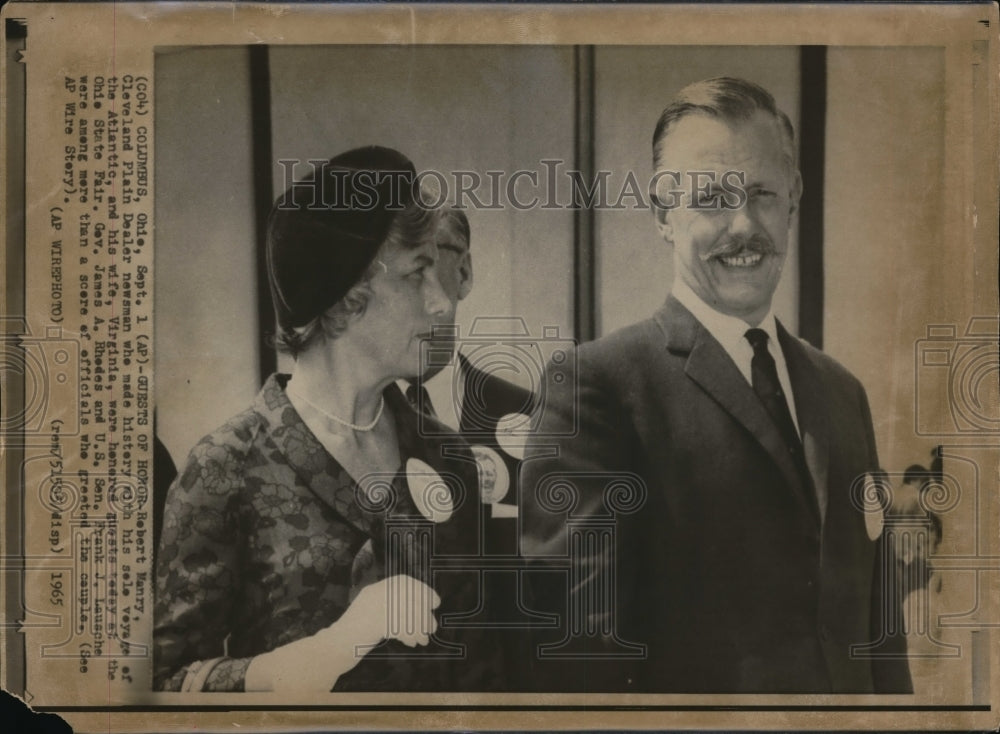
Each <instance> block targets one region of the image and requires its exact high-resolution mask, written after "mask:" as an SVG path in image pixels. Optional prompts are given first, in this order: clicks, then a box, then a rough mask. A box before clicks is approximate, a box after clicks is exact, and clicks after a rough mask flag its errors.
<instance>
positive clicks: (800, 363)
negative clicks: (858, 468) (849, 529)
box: [778, 322, 830, 521]
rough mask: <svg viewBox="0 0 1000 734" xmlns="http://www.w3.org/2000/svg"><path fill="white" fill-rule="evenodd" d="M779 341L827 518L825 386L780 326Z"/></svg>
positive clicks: (821, 511)
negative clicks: (823, 397)
mask: <svg viewBox="0 0 1000 734" xmlns="http://www.w3.org/2000/svg"><path fill="white" fill-rule="evenodd" d="M778 341H779V342H780V343H781V350H782V352H783V353H784V355H785V363H786V364H787V366H788V377H789V379H790V380H791V381H792V393H793V395H794V396H795V414H796V417H797V418H798V421H799V432H800V433H801V434H802V450H803V453H804V454H805V459H806V465H807V466H808V467H809V473H810V474H811V475H812V480H813V485H814V486H815V488H816V501H817V503H818V505H819V508H818V509H819V515H820V520H821V521H822V520H824V519H825V518H826V508H827V502H828V500H829V496H828V495H829V491H828V488H827V473H828V471H829V462H830V440H829V433H828V426H829V420H828V416H827V411H826V406H825V405H824V403H823V399H822V396H823V394H824V393H823V386H822V384H821V383H820V381H819V377H818V372H817V369H816V365H814V364H813V362H812V360H811V359H810V358H809V354H808V353H807V352H806V350H805V348H804V347H803V346H802V344H800V343H799V341H798V340H797V339H796V338H795V337H793V336H792V335H790V334H789V333H788V332H787V331H786V330H785V327H784V326H782V325H781V323H780V322H779V323H778Z"/></svg>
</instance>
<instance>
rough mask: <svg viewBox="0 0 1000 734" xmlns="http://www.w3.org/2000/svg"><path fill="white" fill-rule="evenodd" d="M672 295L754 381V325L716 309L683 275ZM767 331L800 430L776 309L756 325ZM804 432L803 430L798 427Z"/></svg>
mask: <svg viewBox="0 0 1000 734" xmlns="http://www.w3.org/2000/svg"><path fill="white" fill-rule="evenodd" d="M673 296H674V298H676V299H677V300H678V301H680V303H681V305H682V306H684V308H686V309H687V310H688V311H690V312H691V313H692V315H693V316H694V317H695V318H696V319H698V321H699V322H700V323H701V325H702V326H704V327H705V328H706V329H708V333H709V334H711V335H712V336H713V337H715V340H716V341H717V342H719V344H721V345H722V348H723V349H725V350H726V354H728V355H729V357H730V359H732V360H733V362H734V363H735V364H736V366H737V367H738V368H739V370H740V373H742V375H743V377H745V378H746V381H747V382H748V383H749V384H750V385H751V386H752V385H753V372H752V371H751V369H750V365H751V362H752V361H753V347H752V346H750V342H749V341H748V340H747V338H746V333H747V329H750V328H753V327H751V326H750V325H749V324H747V323H746V322H745V321H743V320H742V319H739V318H736V317H735V316H727V315H726V314H724V313H720V312H718V311H716V310H715V309H714V308H712V307H711V306H709V305H708V304H707V303H705V302H704V301H703V300H702V299H701V298H700V297H699V296H698V294H696V293H695V292H694V291H693V290H691V288H690V287H689V286H688V285H687V283H685V282H684V281H683V280H681V279H680V278H677V279H675V280H674V285H673ZM756 328H758V329H763V330H764V331H765V332H767V337H768V338H767V350H768V352H769V353H770V354H771V357H772V358H773V359H774V364H775V366H776V367H777V369H778V381H779V382H780V383H781V389H782V390H783V391H784V393H785V399H786V400H787V401H788V412H789V413H791V414H792V421H793V422H794V423H795V430H796V431H799V418H798V415H796V413H795V393H794V392H793V391H792V381H791V379H790V378H789V377H788V365H787V364H786V363H785V355H784V353H783V352H782V351H781V342H779V341H778V327H777V325H776V322H775V319H774V311H768V312H767V316H765V317H764V320H763V321H761V322H760V324H759V325H758V326H757V327H756ZM799 433H800V434H801V431H799Z"/></svg>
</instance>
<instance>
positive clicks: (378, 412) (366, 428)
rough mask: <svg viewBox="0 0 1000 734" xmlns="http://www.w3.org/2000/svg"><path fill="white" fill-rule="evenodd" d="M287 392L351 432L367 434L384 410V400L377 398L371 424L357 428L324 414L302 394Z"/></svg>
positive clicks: (340, 419) (288, 390)
mask: <svg viewBox="0 0 1000 734" xmlns="http://www.w3.org/2000/svg"><path fill="white" fill-rule="evenodd" d="M287 392H289V393H291V394H292V395H294V396H295V397H297V398H298V399H299V400H301V401H302V402H303V403H305V404H306V405H308V406H309V407H310V408H312V409H313V410H315V411H316V412H317V413H320V414H322V415H323V416H324V417H326V418H329V419H330V420H332V421H335V422H337V423H339V424H340V425H342V426H347V427H348V428H350V429H351V430H352V431H361V432H364V433H367V432H368V431H371V430H372V429H374V428H375V426H377V425H378V422H379V420H381V418H382V410H383V409H384V408H385V398H384V397H380V398H379V403H378V410H376V411H375V417H374V418H372V422H371V423H366V424H365V425H363V426H359V425H358V424H357V423H351V422H350V421H345V420H344V419H343V418H338V417H337V416H335V415H334V414H333V413H328V412H326V411H325V410H323V409H322V408H321V407H319V406H318V405H316V403H314V402H312V401H311V400H309V399H308V398H306V397H305V396H303V395H302V393H300V392H299V391H298V390H295V391H293V390H292V389H291V388H287Z"/></svg>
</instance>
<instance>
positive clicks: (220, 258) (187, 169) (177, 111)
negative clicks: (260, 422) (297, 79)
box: [154, 47, 261, 464]
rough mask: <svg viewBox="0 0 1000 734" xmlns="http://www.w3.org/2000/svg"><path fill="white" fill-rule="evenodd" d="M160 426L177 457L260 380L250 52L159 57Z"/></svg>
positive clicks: (216, 50) (173, 52) (179, 52)
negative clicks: (258, 365) (258, 366)
mask: <svg viewBox="0 0 1000 734" xmlns="http://www.w3.org/2000/svg"><path fill="white" fill-rule="evenodd" d="M155 71H156V77H155V87H154V89H155V90H156V92H155V93H156V151H155V152H156V173H155V175H156V212H155V215H156V219H155V223H156V230H155V234H154V237H155V244H154V247H155V253H156V254H155V258H156V260H155V280H156V284H155V289H154V298H155V302H154V319H155V320H154V330H155V331H154V333H155V334H156V349H155V360H156V364H155V390H156V402H157V405H158V406H162V408H161V409H159V410H158V411H157V433H158V435H159V436H160V438H161V440H162V441H163V443H164V445H165V446H166V447H167V449H168V450H169V451H170V453H171V455H172V456H173V457H174V459H175V461H176V462H177V463H178V464H181V463H182V462H183V460H184V458H185V457H186V456H187V453H188V451H190V449H191V447H192V446H193V445H194V444H195V442H196V441H197V440H198V439H199V438H201V436H203V435H205V434H206V433H208V432H209V431H210V430H212V429H213V428H216V427H217V426H219V425H221V424H222V422H223V421H225V420H226V419H227V418H229V417H230V416H232V415H235V414H236V413H237V412H239V411H240V410H243V409H244V408H246V407H247V405H249V404H250V401H251V400H252V399H253V396H254V395H255V394H256V392H257V390H258V388H259V382H258V376H257V374H258V368H257V363H258V358H259V350H260V344H261V341H260V337H259V335H258V331H259V329H258V323H257V288H256V286H255V282H256V264H255V263H256V255H255V246H254V237H255V233H254V207H253V185H252V183H253V171H252V160H251V149H252V146H251V137H252V136H251V115H250V86H249V78H250V77H249V53H248V51H247V49H245V48H242V47H240V48H225V47H212V48H198V49H170V50H164V51H162V52H160V53H158V54H157V57H156V70H155Z"/></svg>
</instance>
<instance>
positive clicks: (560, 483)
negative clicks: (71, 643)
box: [521, 345, 641, 690]
mask: <svg viewBox="0 0 1000 734" xmlns="http://www.w3.org/2000/svg"><path fill="white" fill-rule="evenodd" d="M589 346H590V345H585V346H584V347H583V348H581V349H580V350H578V352H577V357H578V360H579V362H578V364H577V369H576V371H575V373H574V374H573V376H572V377H571V378H569V379H565V380H563V381H561V382H555V381H548V382H547V384H548V385H549V386H550V388H551V389H550V391H549V392H548V393H547V394H545V395H543V400H542V401H541V404H540V406H539V410H540V411H541V417H540V420H539V429H538V431H537V432H536V433H535V436H534V437H533V439H532V441H531V443H530V445H529V448H528V452H527V455H526V457H525V461H524V463H523V465H522V470H521V471H522V476H521V481H522V505H523V518H524V519H523V523H522V552H523V553H524V555H525V556H526V557H527V558H528V560H531V561H535V562H536V564H537V565H536V568H538V569H546V568H548V570H539V571H536V572H535V573H534V574H533V575H532V576H531V580H530V582H529V585H528V592H529V600H530V603H532V605H533V606H535V608H537V609H539V610H540V611H545V612H551V613H555V614H557V615H558V616H559V618H560V624H559V628H558V629H557V630H548V632H549V634H546V630H538V631H537V634H536V635H535V636H534V639H535V642H536V643H537V644H544V643H546V642H548V643H550V644H551V643H553V642H556V643H558V642H559V641H561V640H564V638H565V637H566V635H567V634H568V633H567V629H568V626H569V625H570V624H572V620H570V619H569V613H570V610H571V609H573V608H576V609H579V610H583V619H581V620H578V621H579V622H582V623H583V625H584V627H583V629H587V630H593V631H596V634H593V635H585V636H578V637H577V639H576V640H575V642H577V643H579V646H578V647H568V648H566V649H565V650H564V651H565V652H570V651H571V652H572V653H573V654H574V655H576V656H579V655H581V654H582V655H584V656H585V657H584V658H583V660H581V659H580V658H579V657H575V658H574V659H573V660H572V662H568V661H566V662H562V663H560V662H558V661H555V660H553V661H551V662H550V661H548V660H547V659H545V658H539V650H538V648H537V647H536V649H535V656H534V657H535V660H534V662H535V670H534V671H533V674H534V676H535V682H536V684H537V685H539V686H541V687H542V688H543V689H544V690H576V689H579V688H582V689H585V690H616V689H618V688H621V685H620V682H621V681H623V680H625V679H627V677H628V673H627V664H623V663H622V661H621V660H617V661H614V662H612V661H609V660H607V659H606V658H602V656H601V655H600V653H601V652H602V651H604V652H606V651H608V650H609V649H610V648H613V647H614V645H615V644H616V640H615V637H614V635H615V631H614V614H615V612H614V604H615V602H616V598H617V597H620V596H621V595H620V594H615V593H614V590H615V585H612V584H609V583H608V582H609V581H611V580H612V579H614V576H613V575H612V574H615V573H616V572H617V569H616V565H615V561H614V555H613V553H612V554H602V553H601V552H600V551H599V550H597V549H594V548H588V549H587V550H581V548H580V547H577V546H574V548H573V549H572V550H571V549H570V547H569V540H570V538H569V536H570V535H571V533H570V532H569V527H568V521H569V520H570V517H571V516H572V519H573V522H585V521H587V520H597V521H605V522H606V521H608V520H609V519H613V518H614V509H615V507H616V506H617V505H618V504H620V501H621V500H624V501H626V502H627V501H628V500H629V499H635V498H634V497H633V498H630V497H628V496H627V495H629V491H630V490H629V489H627V488H626V487H627V486H634V484H631V483H630V481H631V482H636V481H639V480H638V477H636V476H635V475H634V474H632V473H631V472H630V471H629V467H630V466H631V455H632V452H633V451H634V447H635V446H636V442H635V441H634V439H633V438H632V428H631V420H630V419H629V417H628V416H627V415H626V414H625V412H624V410H623V408H622V403H621V400H620V398H619V396H617V395H615V393H614V390H613V388H612V387H611V384H612V383H611V381H610V380H608V379H607V378H606V376H605V375H604V370H603V369H602V365H601V361H600V360H599V359H595V358H594V357H595V356H598V355H593V354H592V352H591V351H589V350H588V347H589ZM561 369H562V370H565V366H563V367H562V368H561ZM622 479H626V481H625V482H624V483H623V482H621V481H618V482H616V481H615V480H622ZM636 492H637V493H638V494H641V492H640V491H639V490H636ZM622 541H623V539H622V538H621V537H620V535H619V537H618V538H617V542H618V546H617V548H618V549H619V550H621V543H622ZM612 550H613V549H612ZM567 556H568V557H569V562H570V569H569V571H568V572H567V571H566V570H565V565H563V566H562V567H561V568H562V570H553V567H554V566H555V565H556V564H553V563H552V562H553V561H558V559H565V558H566V557H567ZM618 581H619V583H620V582H621V579H620V578H619V579H618ZM608 593H610V594H611V598H607V596H608ZM595 595H599V596H600V597H601V599H602V601H600V602H598V603H597V604H594V603H588V604H587V605H586V606H583V601H584V600H593V599H594V598H595ZM584 638H585V639H584ZM589 652H593V653H596V655H595V656H594V657H587V654H588V653H589ZM584 661H585V662H584ZM581 663H582V666H583V667H581Z"/></svg>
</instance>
